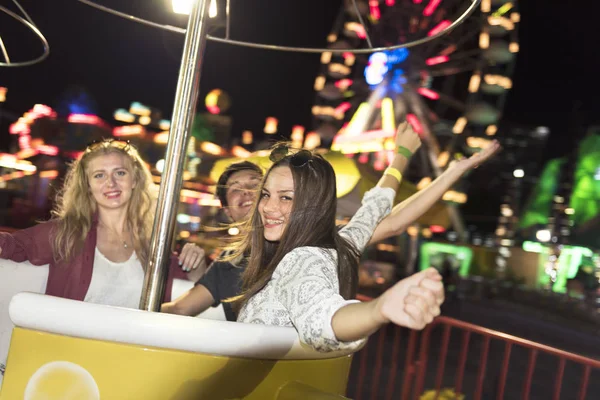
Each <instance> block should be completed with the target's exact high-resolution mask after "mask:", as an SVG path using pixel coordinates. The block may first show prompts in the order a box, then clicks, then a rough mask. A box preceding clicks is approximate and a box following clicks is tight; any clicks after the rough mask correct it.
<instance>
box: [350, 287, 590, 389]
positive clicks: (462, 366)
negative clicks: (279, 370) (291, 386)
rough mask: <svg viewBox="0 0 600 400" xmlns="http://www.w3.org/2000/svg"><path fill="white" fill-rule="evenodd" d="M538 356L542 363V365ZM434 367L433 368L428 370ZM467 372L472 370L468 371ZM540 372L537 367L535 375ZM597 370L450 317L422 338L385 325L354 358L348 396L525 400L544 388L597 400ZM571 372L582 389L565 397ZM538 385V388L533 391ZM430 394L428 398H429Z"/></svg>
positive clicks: (581, 360)
mask: <svg viewBox="0 0 600 400" xmlns="http://www.w3.org/2000/svg"><path fill="white" fill-rule="evenodd" d="M361 300H368V298H366V297H365V298H361ZM453 332H454V333H455V334H456V333H458V336H459V337H458V340H453V341H451V333H453ZM453 338H454V339H457V338H456V337H455V336H453ZM451 343H452V345H451ZM491 346H493V347H494V349H493V351H492V349H491ZM497 346H500V348H498V347H497ZM434 347H435V348H434ZM497 350H500V351H497ZM434 351H435V353H434ZM449 352H450V353H452V354H451V357H450V356H449ZM523 352H524V353H523ZM511 355H512V356H513V366H514V368H513V369H512V370H511V368H510V367H511ZM450 358H452V362H449V359H450ZM540 358H543V359H542V360H541V361H540ZM432 359H433V360H432ZM430 364H435V365H436V367H435V368H431V369H428V366H429V365H430ZM554 364H556V365H554ZM573 364H575V365H573ZM467 366H469V367H470V369H469V371H467V373H465V371H466V368H467ZM536 367H539V368H537V370H536ZM593 371H597V372H599V373H600V360H596V359H593V358H589V357H584V356H581V355H578V354H574V353H570V352H567V351H563V350H560V349H557V348H554V347H550V346H546V345H543V344H540V343H536V342H533V341H530V340H526V339H522V338H519V337H516V336H512V335H508V334H505V333H502V332H498V331H494V330H491V329H487V328H484V327H481V326H478V325H474V324H471V323H467V322H463V321H459V320H456V319H453V318H448V317H438V318H436V319H435V321H434V322H433V323H431V324H430V325H429V326H428V327H427V328H426V329H425V330H423V332H421V333H419V332H416V331H410V330H408V329H404V328H399V327H395V326H388V327H385V328H383V329H381V330H380V331H379V332H378V333H376V334H375V335H373V336H372V337H371V339H370V341H369V343H368V344H367V345H366V346H365V347H364V348H363V350H361V351H360V352H358V353H357V354H356V355H355V357H354V361H353V366H352V371H351V375H350V380H349V384H348V394H349V396H351V397H352V398H354V399H356V400H364V399H386V400H391V399H402V400H409V399H413V400H415V399H419V398H432V399H434V398H435V399H437V398H438V396H440V394H441V393H442V392H448V390H450V391H451V392H452V393H454V395H455V396H456V398H460V397H459V396H460V395H466V398H469V399H471V398H472V399H476V400H477V399H483V398H485V399H490V398H495V399H505V398H511V399H513V398H516V397H515V396H518V397H519V398H521V399H524V400H526V399H529V398H530V397H531V398H533V397H534V395H536V394H537V395H538V396H539V395H540V394H541V393H538V392H540V390H538V391H533V390H532V389H533V387H534V386H535V387H536V388H537V389H543V390H542V391H543V392H545V393H544V394H543V395H542V396H543V398H549V399H554V400H558V399H560V398H561V392H563V397H562V398H569V399H578V400H584V399H586V398H588V399H593V398H600V393H599V390H598V388H595V391H596V393H591V392H590V393H588V389H589V387H590V382H595V381H597V380H598V379H593V380H590V376H591V374H592V373H593ZM566 372H570V375H569V382H573V380H574V379H575V380H577V381H578V382H577V385H572V386H571V387H575V386H577V387H578V389H577V392H576V393H572V392H569V393H568V394H567V393H564V392H565V390H564V389H565V388H564V387H563V381H564V380H565V373H566ZM510 373H512V377H511V379H509V375H511V374H510ZM466 375H468V377H467V376H466ZM534 375H535V376H534ZM486 377H487V380H486ZM599 377H600V376H599ZM467 378H468V379H467ZM490 380H492V383H493V387H491V388H490ZM534 382H537V385H533V383H534ZM542 382H543V383H542ZM545 382H552V387H550V388H548V385H547V384H545ZM426 383H427V385H426ZM594 385H595V384H594ZM426 391H427V392H426ZM532 391H533V392H534V394H532ZM516 392H519V394H518V395H517V394H516ZM548 392H551V394H548ZM425 393H428V394H429V397H427V396H424V394H425ZM586 396H587V397H586ZM445 398H447V397H445Z"/></svg>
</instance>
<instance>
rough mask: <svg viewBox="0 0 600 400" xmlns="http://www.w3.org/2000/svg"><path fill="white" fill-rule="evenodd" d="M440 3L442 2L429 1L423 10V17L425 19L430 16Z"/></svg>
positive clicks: (438, 0)
mask: <svg viewBox="0 0 600 400" xmlns="http://www.w3.org/2000/svg"><path fill="white" fill-rule="evenodd" d="M441 2H442V0H431V1H430V2H429V4H427V7H425V10H423V15H424V16H426V17H429V16H431V15H432V14H433V12H434V11H435V9H436V8H437V7H438V6H439V5H440V3H441Z"/></svg>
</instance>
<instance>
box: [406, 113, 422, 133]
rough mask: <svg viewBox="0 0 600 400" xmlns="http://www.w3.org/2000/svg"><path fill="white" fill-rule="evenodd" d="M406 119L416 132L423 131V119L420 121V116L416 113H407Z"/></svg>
mask: <svg viewBox="0 0 600 400" xmlns="http://www.w3.org/2000/svg"><path fill="white" fill-rule="evenodd" d="M406 120H407V121H408V123H409V124H410V125H411V126H412V128H413V129H414V130H415V132H416V133H418V134H421V133H423V125H421V121H419V118H417V116H416V115H414V114H407V115H406Z"/></svg>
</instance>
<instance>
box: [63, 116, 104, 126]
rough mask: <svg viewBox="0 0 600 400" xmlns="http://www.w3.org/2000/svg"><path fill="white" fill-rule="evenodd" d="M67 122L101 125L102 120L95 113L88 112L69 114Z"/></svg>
mask: <svg viewBox="0 0 600 400" xmlns="http://www.w3.org/2000/svg"><path fill="white" fill-rule="evenodd" d="M67 122H69V123H71V124H89V125H102V124H103V122H102V120H101V119H100V118H99V117H98V116H96V115H88V114H70V115H69V116H68V117H67Z"/></svg>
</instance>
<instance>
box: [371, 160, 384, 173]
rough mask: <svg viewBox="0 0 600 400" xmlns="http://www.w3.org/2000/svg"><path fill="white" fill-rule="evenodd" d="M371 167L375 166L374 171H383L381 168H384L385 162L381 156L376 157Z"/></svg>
mask: <svg viewBox="0 0 600 400" xmlns="http://www.w3.org/2000/svg"><path fill="white" fill-rule="evenodd" d="M373 168H375V171H383V169H384V168H385V163H384V162H383V160H382V159H381V158H378V159H377V160H375V162H374V163H373Z"/></svg>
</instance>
